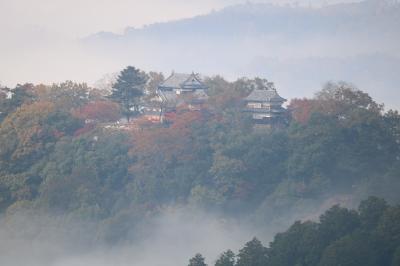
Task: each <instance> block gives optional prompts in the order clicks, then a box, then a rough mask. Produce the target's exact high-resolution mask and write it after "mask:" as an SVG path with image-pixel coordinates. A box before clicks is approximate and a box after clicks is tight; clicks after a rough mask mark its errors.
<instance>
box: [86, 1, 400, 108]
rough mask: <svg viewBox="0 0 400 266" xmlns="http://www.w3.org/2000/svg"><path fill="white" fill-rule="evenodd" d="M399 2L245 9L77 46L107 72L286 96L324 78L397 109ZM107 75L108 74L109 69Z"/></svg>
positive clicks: (249, 6)
mask: <svg viewBox="0 0 400 266" xmlns="http://www.w3.org/2000/svg"><path fill="white" fill-rule="evenodd" d="M399 29H400V3H399V2H398V1H389V0H386V1H382V0H367V1H363V2H361V3H351V4H336V5H330V6H325V7H322V8H308V7H290V6H274V5H271V4H254V3H247V4H242V5H235V6H231V7H227V8H225V9H222V10H220V11H215V12H212V13H210V14H207V15H203V16H198V17H194V18H188V19H183V20H178V21H172V22H167V23H156V24H152V25H148V26H145V27H143V28H139V29H137V28H127V29H126V30H125V32H124V34H120V35H118V34H113V33H107V32H102V33H97V34H94V35H92V36H89V37H87V38H85V39H84V40H82V43H83V45H84V47H85V48H86V49H87V50H88V51H89V52H91V53H93V54H94V55H96V56H99V57H102V59H103V60H104V62H108V63H109V65H110V66H114V67H116V66H119V67H120V66H123V65H128V64H133V65H137V66H138V67H142V68H145V69H148V70H151V69H154V70H159V71H164V72H169V71H171V70H172V69H174V70H177V71H178V70H179V71H183V72H184V71H186V72H191V71H192V70H194V71H197V72H202V73H204V74H208V75H212V74H219V73H220V74H223V75H225V76H226V77H228V78H236V77H239V76H243V75H249V76H253V75H260V76H263V77H266V78H269V79H271V80H272V81H275V82H276V83H277V86H278V87H279V88H280V89H281V90H282V91H283V92H284V93H285V94H286V95H285V96H286V97H288V98H290V97H295V96H301V95H305V94H306V95H310V94H311V93H312V92H314V91H315V90H318V89H319V88H320V87H321V84H323V83H324V82H326V81H328V80H330V79H334V80H337V79H340V80H346V81H349V82H353V83H355V84H356V85H359V86H360V88H361V89H364V90H366V91H368V92H369V93H370V94H372V95H373V96H374V97H376V98H377V99H378V100H380V101H384V102H386V103H387V104H388V106H389V107H397V108H399V107H400V103H398V102H396V101H395V100H393V92H394V91H395V90H397V88H398V85H397V84H400V48H399V47H400V30H399ZM113 70H115V69H113Z"/></svg>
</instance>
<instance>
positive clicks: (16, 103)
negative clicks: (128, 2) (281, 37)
mask: <svg viewBox="0 0 400 266" xmlns="http://www.w3.org/2000/svg"><path fill="white" fill-rule="evenodd" d="M150 76H151V81H150V82H149V83H147V75H146V74H145V73H143V72H141V71H140V70H138V69H136V68H133V67H128V68H126V69H125V70H123V71H122V72H121V74H120V76H119V79H118V82H117V83H116V84H115V86H114V88H113V92H112V95H111V100H113V101H115V102H117V103H119V104H120V105H121V106H122V109H123V110H122V111H124V112H125V115H126V116H127V117H128V119H129V118H130V116H131V115H133V114H134V113H137V112H138V111H139V106H138V105H139V102H140V99H141V96H142V93H143V90H144V89H145V90H147V92H149V93H150V94H151V93H154V87H155V86H156V84H157V82H159V81H160V80H162V79H163V77H162V76H161V75H160V74H157V73H151V75H150ZM260 82H265V81H263V80H260V79H254V80H248V79H240V80H238V81H235V82H228V81H226V80H224V79H223V78H221V77H214V78H211V79H209V80H208V81H207V84H208V85H209V86H210V91H209V94H210V95H209V96H210V100H209V102H208V104H207V105H206V106H204V108H203V109H202V110H201V111H193V110H181V109H179V110H177V112H176V113H175V114H174V117H172V118H171V119H170V122H169V123H168V124H163V125H151V126H143V127H141V126H140V125H139V124H138V125H137V127H135V128H134V129H132V130H129V129H127V128H124V130H122V129H120V128H118V127H115V128H114V127H108V126H104V125H103V124H101V123H93V121H99V122H110V121H114V120H116V119H118V115H119V110H118V108H116V106H115V105H116V103H114V102H111V101H110V98H101V96H99V95H97V96H94V95H93V93H90V92H92V90H91V89H90V88H89V87H88V86H87V85H86V84H76V83H73V82H65V83H61V84H55V85H53V86H43V85H39V86H33V85H29V84H26V85H23V86H17V87H16V88H15V89H14V90H12V91H13V97H11V98H9V97H7V95H6V94H4V93H2V94H1V95H0V112H1V114H0V115H1V116H2V118H1V119H0V121H1V124H0V147H1V149H0V210H1V211H2V212H4V213H6V212H7V211H9V210H15V209H18V208H19V207H20V206H26V208H38V209H43V210H46V211H51V212H52V213H57V214H60V215H71V216H79V217H84V218H88V219H90V218H93V219H97V220H98V221H99V223H100V224H101V226H100V227H99V228H100V229H99V231H100V232H99V235H100V236H101V237H102V238H103V239H107V241H110V242H115V241H118V240H120V239H123V238H124V232H126V230H128V228H129V225H130V224H132V225H136V224H140V222H141V221H143V220H145V219H146V218H147V217H148V216H149V215H152V214H154V213H156V212H157V210H158V209H160V208H161V206H164V205H167V204H176V203H180V204H193V205H196V206H201V207H203V208H207V209H209V210H210V209H211V210H213V211H219V212H223V213H224V214H228V215H232V216H245V217H243V218H247V217H257V219H260V220H261V221H263V222H265V223H267V224H268V223H281V224H285V223H288V222H287V221H291V220H292V218H293V217H289V218H288V216H285V214H287V213H289V214H291V213H295V214H297V213H298V212H299V211H301V212H303V213H304V212H305V209H306V208H307V207H308V208H309V209H307V210H310V212H312V211H315V210H312V208H317V207H320V206H321V204H322V202H326V201H327V200H328V199H330V198H332V195H335V194H336V193H337V192H339V193H340V194H341V195H344V196H343V197H344V198H350V196H351V198H352V199H355V200H357V199H361V198H364V197H365V195H375V196H380V197H385V198H386V199H388V200H389V201H390V203H396V202H399V201H400V194H399V193H398V191H399V189H400V178H399V176H400V115H399V114H398V113H397V112H396V111H389V112H387V113H383V109H382V106H381V105H379V104H377V103H375V102H374V101H373V100H372V99H371V97H370V96H368V95H367V94H365V93H364V92H362V91H359V90H357V89H356V88H354V87H352V86H349V85H348V84H345V83H340V84H329V85H328V86H327V87H326V88H325V89H323V90H322V92H321V93H319V94H318V95H317V96H316V97H315V98H313V99H304V100H303V101H297V105H296V104H294V105H293V106H297V109H296V110H295V112H298V113H297V114H298V115H294V116H293V120H291V122H290V124H289V126H288V127H282V128H269V129H259V128H253V126H252V121H251V119H250V118H249V117H248V116H247V115H246V114H244V113H243V112H242V111H241V110H242V109H241V108H242V98H243V97H244V96H246V95H247V94H248V93H249V91H250V90H251V89H252V88H253V87H254V86H257V84H258V83H260ZM271 86H272V85H271ZM150 94H149V97H150ZM150 98H151V97H150ZM105 109H107V110H105ZM299 114H300V115H299ZM88 120H89V122H90V123H86V124H85V121H86V122H88ZM135 126H136V124H135ZM397 212H398V209H397V207H388V204H387V203H386V202H385V201H383V200H380V199H377V198H371V199H369V200H368V201H366V202H363V203H362V204H361V205H360V208H359V210H358V212H355V211H350V210H347V209H344V208H341V207H338V206H336V207H334V208H332V209H331V210H329V211H328V212H326V213H325V214H324V215H323V216H322V217H321V220H320V222H319V223H312V222H305V223H300V222H299V223H296V224H295V225H293V226H292V227H291V228H290V229H289V231H288V232H285V233H282V234H279V235H277V237H276V239H275V241H274V242H273V243H272V244H271V247H270V248H269V250H268V254H267V253H265V254H264V251H265V250H264V248H262V245H261V246H260V245H257V241H256V240H254V241H253V242H251V243H249V247H246V248H245V249H243V250H242V251H241V253H240V254H239V255H238V257H237V258H238V263H241V264H239V265H245V264H244V263H247V262H246V261H247V260H251V256H252V255H251V254H253V253H251V252H253V251H251V250H256V251H257V250H258V251H257V252H259V253H262V254H264V255H263V256H264V257H263V260H264V259H265V258H268V260H269V261H270V262H273V263H272V264H271V265H318V263H319V262H320V260H321V258H322V257H324V258H325V259H326V260H325V259H324V260H325V261H329V263H330V261H335V260H332V256H335V255H332V254H345V251H343V250H341V249H340V245H341V244H343V246H346V247H348V248H349V249H350V248H353V246H357V245H358V244H359V243H361V242H363V241H364V240H365V239H370V240H371V239H373V241H372V240H371V246H368V247H366V248H365V250H364V251H362V250H361V249H360V252H361V253H360V254H364V252H367V251H366V250H369V249H370V248H373V249H374V250H376V252H377V253H378V254H380V255H377V256H378V257H387V258H391V256H392V254H393V253H394V252H395V250H396V249H397V248H398V246H399V245H400V244H399V243H398V241H399V240H398V238H399V237H398V232H397V231H399V229H398V228H397V227H398V226H397V224H396V222H397V219H398V217H397V216H398V213H397ZM125 218H126V220H125ZM114 227H118V228H119V229H118V230H117V229H115V228H114ZM113 228H114V229H115V230H114V229H113ZM370 232H373V233H371V234H370ZM133 234H134V233H133ZM353 236H354V239H353ZM365 241H366V240H365ZM337 243H339V244H337ZM379 243H387V246H385V245H381V246H385V248H378V247H379ZM258 244H260V243H258ZM257 246H258V249H257ZM328 247H329V250H328ZM325 250H328V251H326V252H325ZM256 251H254V252H256ZM257 252H256V253H257ZM286 254H291V255H290V256H286ZM374 254H375V253H374ZM382 254H385V255H382ZM231 255H232V254H227V253H224V254H223V256H222V257H221V258H220V259H221V260H220V262H221V263H228V265H229V263H233V262H232V261H233V259H234V256H231ZM267 255H268V256H267ZM374 256H375V255H374ZM263 260H262V261H263ZM359 261H362V260H359ZM370 261H373V260H372V259H371V260H370ZM251 263H253V262H251ZM254 263H259V262H254ZM260 263H261V262H260ZM324 263H325V262H324ZM326 263H328V262H326ZM343 263H345V262H343ZM385 263H387V264H388V263H391V261H390V262H388V261H385ZM254 265H257V264H254Z"/></svg>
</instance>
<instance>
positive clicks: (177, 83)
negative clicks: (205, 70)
mask: <svg viewBox="0 0 400 266" xmlns="http://www.w3.org/2000/svg"><path fill="white" fill-rule="evenodd" d="M159 88H160V89H206V88H207V86H205V85H204V83H203V82H202V81H201V79H200V77H199V76H198V75H196V74H194V73H192V74H183V73H172V74H171V76H169V77H168V78H167V79H166V80H165V81H164V82H163V83H161V84H160V85H159Z"/></svg>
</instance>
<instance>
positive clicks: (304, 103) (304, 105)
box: [288, 98, 316, 124]
mask: <svg viewBox="0 0 400 266" xmlns="http://www.w3.org/2000/svg"><path fill="white" fill-rule="evenodd" d="M315 107H316V101H315V100H310V99H306V98H304V99H293V100H292V101H291V102H290V104H289V106H288V109H289V110H290V111H291V112H292V118H293V119H294V120H295V121H296V122H299V123H302V124H305V123H307V122H308V120H309V119H310V116H311V113H312V112H313V111H314V109H315Z"/></svg>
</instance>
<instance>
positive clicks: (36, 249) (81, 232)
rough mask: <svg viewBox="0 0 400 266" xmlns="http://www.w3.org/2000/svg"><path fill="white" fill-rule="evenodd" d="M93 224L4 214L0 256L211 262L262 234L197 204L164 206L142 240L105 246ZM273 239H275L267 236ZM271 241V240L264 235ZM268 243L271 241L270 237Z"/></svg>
mask: <svg viewBox="0 0 400 266" xmlns="http://www.w3.org/2000/svg"><path fill="white" fill-rule="evenodd" d="M93 229H94V225H91V224H86V223H82V222H65V221H63V220H60V219H58V220H57V219H54V218H48V217H47V218H45V217H36V216H35V217H31V216H24V215H21V216H19V217H13V218H12V219H6V220H3V221H2V223H1V229H0V257H1V261H2V264H3V265H7V266H106V265H114V266H128V265H130V266H131V265H140V266H177V265H187V263H188V260H189V258H191V257H193V255H195V254H196V253H201V254H203V255H204V256H205V257H206V258H207V262H208V263H209V264H210V265H211V264H213V263H214V261H215V260H216V259H217V257H218V255H219V254H220V253H221V252H223V251H225V250H226V249H228V248H229V249H232V250H234V251H237V250H238V249H240V248H241V247H242V246H243V245H244V243H245V242H247V241H248V240H250V239H251V238H252V237H254V236H256V235H257V236H258V235H259V234H258V233H257V230H255V229H254V228H246V227H245V226H242V225H239V224H238V223H237V222H233V221H229V220H226V219H223V218H221V217H216V216H214V215H210V214H206V213H204V212H199V211H192V210H187V209H184V210H176V209H175V210H172V209H169V210H168V211H165V212H164V213H163V214H162V215H160V216H159V217H157V218H156V219H154V220H153V221H152V222H149V224H148V225H147V226H145V227H144V228H143V229H141V230H142V231H141V232H136V233H139V234H140V235H142V237H140V239H141V240H136V241H134V240H131V241H129V242H130V243H129V244H119V245H114V246H106V245H104V243H100V242H96V241H92V240H90V239H91V238H92V237H93V235H92V234H95V233H94V230H93ZM268 240H270V239H268ZM265 241H266V240H265ZM265 244H267V243H265Z"/></svg>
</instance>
